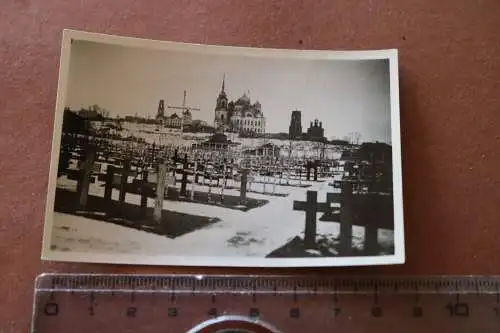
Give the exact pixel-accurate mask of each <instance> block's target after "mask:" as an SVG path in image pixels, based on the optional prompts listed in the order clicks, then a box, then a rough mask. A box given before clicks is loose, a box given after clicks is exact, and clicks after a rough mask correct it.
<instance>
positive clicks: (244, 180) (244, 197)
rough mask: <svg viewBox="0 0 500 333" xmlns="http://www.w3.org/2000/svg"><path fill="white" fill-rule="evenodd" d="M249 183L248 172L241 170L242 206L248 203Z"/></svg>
mask: <svg viewBox="0 0 500 333" xmlns="http://www.w3.org/2000/svg"><path fill="white" fill-rule="evenodd" d="M247 181H248V170H246V169H243V170H241V184H240V205H245V204H246V201H247Z"/></svg>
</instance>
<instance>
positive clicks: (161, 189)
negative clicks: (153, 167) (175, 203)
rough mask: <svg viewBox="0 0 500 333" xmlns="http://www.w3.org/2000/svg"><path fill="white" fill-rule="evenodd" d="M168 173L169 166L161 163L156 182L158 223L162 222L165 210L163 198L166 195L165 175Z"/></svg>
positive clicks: (156, 216) (155, 214)
mask: <svg viewBox="0 0 500 333" xmlns="http://www.w3.org/2000/svg"><path fill="white" fill-rule="evenodd" d="M166 175H167V166H166V165H165V164H163V163H162V164H160V165H159V166H158V179H157V182H156V198H155V209H154V220H155V221H156V222H157V223H160V222H161V215H162V211H163V200H164V197H165V177H166Z"/></svg>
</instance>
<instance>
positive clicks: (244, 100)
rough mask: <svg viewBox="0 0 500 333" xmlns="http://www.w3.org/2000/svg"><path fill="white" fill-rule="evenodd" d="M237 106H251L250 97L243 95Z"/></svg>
mask: <svg viewBox="0 0 500 333" xmlns="http://www.w3.org/2000/svg"><path fill="white" fill-rule="evenodd" d="M236 104H250V97H248V95H247V94H246V93H245V94H243V96H241V97H240V98H238V100H237V101H236Z"/></svg>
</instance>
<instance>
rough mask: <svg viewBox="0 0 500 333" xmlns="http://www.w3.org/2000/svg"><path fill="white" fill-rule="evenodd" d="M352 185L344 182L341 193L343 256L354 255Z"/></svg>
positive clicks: (340, 245) (341, 250) (341, 252)
mask: <svg viewBox="0 0 500 333" xmlns="http://www.w3.org/2000/svg"><path fill="white" fill-rule="evenodd" d="M352 200H353V194H352V183H350V182H346V181H343V182H342V185H341V192H340V244H339V252H340V255H341V256H350V255H351V253H352V224H353V223H352V222H353V221H352V220H353V213H354V212H353V211H352Z"/></svg>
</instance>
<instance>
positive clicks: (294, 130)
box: [288, 110, 302, 140]
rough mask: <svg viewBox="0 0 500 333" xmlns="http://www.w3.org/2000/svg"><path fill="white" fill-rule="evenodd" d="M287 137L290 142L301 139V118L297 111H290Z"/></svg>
mask: <svg viewBox="0 0 500 333" xmlns="http://www.w3.org/2000/svg"><path fill="white" fill-rule="evenodd" d="M288 137H289V138H290V140H297V139H300V138H301V137H302V116H301V112H300V111H298V110H295V111H292V118H291V120H290V126H289V127H288Z"/></svg>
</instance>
